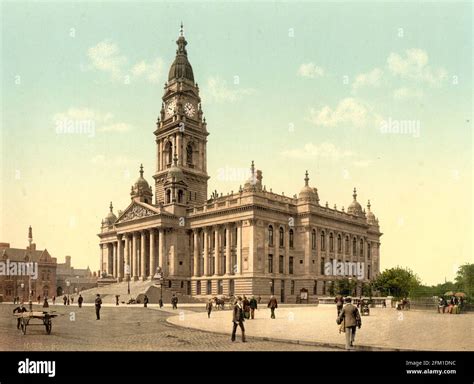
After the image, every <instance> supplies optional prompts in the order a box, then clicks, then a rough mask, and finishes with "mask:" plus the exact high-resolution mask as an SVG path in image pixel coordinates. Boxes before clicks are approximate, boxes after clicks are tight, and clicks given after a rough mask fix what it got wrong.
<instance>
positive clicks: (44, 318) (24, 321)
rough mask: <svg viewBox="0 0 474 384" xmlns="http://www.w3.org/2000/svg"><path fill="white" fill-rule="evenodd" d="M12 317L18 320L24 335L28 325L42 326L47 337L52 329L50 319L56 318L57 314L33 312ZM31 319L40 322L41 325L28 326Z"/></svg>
mask: <svg viewBox="0 0 474 384" xmlns="http://www.w3.org/2000/svg"><path fill="white" fill-rule="evenodd" d="M14 316H15V317H17V318H19V319H20V328H21V331H22V332H23V334H24V335H25V334H26V328H27V327H28V325H44V327H45V328H46V333H47V334H48V335H49V334H51V329H52V328H53V321H52V319H54V318H55V317H56V316H59V314H57V313H54V312H40V311H33V312H22V313H15V314H14ZM31 319H38V320H41V322H42V324H30V320H31Z"/></svg>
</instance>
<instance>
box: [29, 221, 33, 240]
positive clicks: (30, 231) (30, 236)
mask: <svg viewBox="0 0 474 384" xmlns="http://www.w3.org/2000/svg"><path fill="white" fill-rule="evenodd" d="M28 241H29V243H30V244H31V242H32V241H33V229H32V228H31V225H30V227H29V228H28Z"/></svg>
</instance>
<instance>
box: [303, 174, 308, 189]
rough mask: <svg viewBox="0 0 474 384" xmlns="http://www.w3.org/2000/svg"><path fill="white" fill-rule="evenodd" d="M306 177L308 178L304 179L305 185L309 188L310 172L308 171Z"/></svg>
mask: <svg viewBox="0 0 474 384" xmlns="http://www.w3.org/2000/svg"><path fill="white" fill-rule="evenodd" d="M305 176H306V177H305V178H304V185H305V186H306V187H307V186H308V182H309V177H308V171H306V173H305Z"/></svg>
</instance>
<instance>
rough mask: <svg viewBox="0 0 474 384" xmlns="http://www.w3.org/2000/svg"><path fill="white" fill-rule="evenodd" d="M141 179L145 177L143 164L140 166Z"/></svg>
mask: <svg viewBox="0 0 474 384" xmlns="http://www.w3.org/2000/svg"><path fill="white" fill-rule="evenodd" d="M140 177H143V164H140ZM110 204H112V203H110Z"/></svg>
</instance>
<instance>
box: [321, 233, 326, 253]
mask: <svg viewBox="0 0 474 384" xmlns="http://www.w3.org/2000/svg"><path fill="white" fill-rule="evenodd" d="M325 250H326V234H325V233H324V231H322V232H321V251H325Z"/></svg>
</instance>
